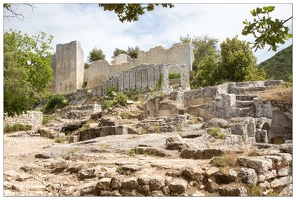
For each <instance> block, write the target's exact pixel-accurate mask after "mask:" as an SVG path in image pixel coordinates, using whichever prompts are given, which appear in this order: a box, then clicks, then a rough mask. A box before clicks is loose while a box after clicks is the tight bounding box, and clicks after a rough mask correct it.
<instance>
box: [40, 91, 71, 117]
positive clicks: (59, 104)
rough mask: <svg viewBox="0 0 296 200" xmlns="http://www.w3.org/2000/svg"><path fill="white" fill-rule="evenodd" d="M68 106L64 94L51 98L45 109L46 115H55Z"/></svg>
mask: <svg viewBox="0 0 296 200" xmlns="http://www.w3.org/2000/svg"><path fill="white" fill-rule="evenodd" d="M67 105H68V100H67V98H66V97H65V96H63V95H62V94H55V95H53V96H51V97H50V98H49V100H48V102H47V105H46V107H45V113H53V112H54V111H55V110H56V109H61V108H64V107H65V106H67Z"/></svg>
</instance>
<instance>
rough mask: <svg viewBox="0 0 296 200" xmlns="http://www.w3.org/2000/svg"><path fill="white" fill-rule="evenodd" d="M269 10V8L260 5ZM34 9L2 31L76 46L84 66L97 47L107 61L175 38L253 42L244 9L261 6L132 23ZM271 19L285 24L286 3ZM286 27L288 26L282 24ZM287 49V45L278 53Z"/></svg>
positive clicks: (79, 10)
mask: <svg viewBox="0 0 296 200" xmlns="http://www.w3.org/2000/svg"><path fill="white" fill-rule="evenodd" d="M265 5H270V4H265ZM35 6H36V9H34V10H33V12H32V10H31V8H29V7H26V6H20V8H19V9H20V10H22V13H23V14H24V15H25V16H27V18H26V19H24V21H19V20H17V19H11V20H10V21H7V20H4V30H8V29H9V28H13V29H16V30H20V31H22V33H28V34H29V35H37V34H38V32H39V31H43V32H45V33H46V34H47V35H49V34H51V35H54V41H53V44H52V46H53V47H54V48H55V46H56V44H64V43H69V42H71V41H73V40H78V41H80V42H81V46H82V48H83V49H84V54H85V61H86V58H87V55H88V54H89V52H90V51H91V50H92V49H93V48H94V47H97V48H98V49H102V50H103V52H104V53H105V54H106V55H107V57H106V59H108V60H111V57H112V55H113V51H114V49H115V48H120V49H125V50H126V49H127V48H128V47H132V46H133V47H134V46H136V45H138V46H139V47H140V49H143V50H149V49H150V48H153V47H155V46H159V45H162V46H164V47H166V48H169V47H170V46H171V45H172V44H173V43H175V42H179V38H180V36H186V35H187V34H189V35H190V36H191V37H192V36H197V37H198V36H202V35H207V36H209V37H212V38H215V39H218V40H219V43H220V42H222V41H224V40H225V39H226V38H227V37H229V38H232V37H234V36H235V35H238V36H239V39H241V40H247V41H253V40H254V38H252V37H251V36H248V37H246V36H242V35H241V30H242V29H243V23H242V21H244V20H245V19H248V20H252V16H251V15H250V10H251V9H254V8H256V7H261V6H262V4H225V3H224V4H176V5H175V8H172V9H169V8H162V7H156V9H155V10H154V11H152V12H147V13H146V14H145V15H143V16H140V18H139V21H138V22H132V23H129V22H125V23H121V22H120V21H119V20H118V18H117V16H116V14H114V13H113V12H109V11H103V8H101V7H99V6H98V4H35ZM275 6H276V9H275V11H274V12H273V13H272V17H274V18H280V19H286V18H288V17H290V16H292V4H276V5H275ZM287 25H289V26H291V27H292V22H289V23H287ZM290 44H292V40H290V41H289V42H287V43H286V44H285V45H282V46H281V48H280V49H282V48H285V47H287V46H288V45H290ZM273 55H274V52H268V51H267V50H266V49H265V50H258V51H257V52H256V53H255V56H257V58H258V61H259V62H261V61H264V60H265V59H267V58H269V57H271V56H273Z"/></svg>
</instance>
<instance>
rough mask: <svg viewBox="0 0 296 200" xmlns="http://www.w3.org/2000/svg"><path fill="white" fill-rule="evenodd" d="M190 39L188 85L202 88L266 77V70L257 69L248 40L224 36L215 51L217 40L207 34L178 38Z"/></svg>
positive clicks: (188, 40)
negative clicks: (191, 61)
mask: <svg viewBox="0 0 296 200" xmlns="http://www.w3.org/2000/svg"><path fill="white" fill-rule="evenodd" d="M180 40H181V42H183V43H186V42H191V44H192V46H193V52H194V62H193V67H192V68H193V70H192V71H191V72H190V87H191V88H192V89H193V88H197V87H205V86H210V85H217V84H221V83H224V82H228V81H236V82H239V81H255V80H263V79H265V76H266V74H265V71H264V70H262V69H261V70H258V68H257V66H256V58H255V56H254V55H253V52H252V50H251V48H250V47H249V43H247V42H246V41H241V40H238V39H237V36H235V37H234V38H233V39H229V38H227V39H226V41H224V42H222V43H221V44H220V49H221V51H218V50H217V42H218V40H216V39H213V38H209V37H208V36H203V37H193V38H190V37H189V36H188V35H187V37H185V38H182V37H181V38H180Z"/></svg>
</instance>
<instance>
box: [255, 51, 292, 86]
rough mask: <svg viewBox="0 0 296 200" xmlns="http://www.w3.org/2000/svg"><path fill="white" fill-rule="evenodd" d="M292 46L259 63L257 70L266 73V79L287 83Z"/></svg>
mask: <svg viewBox="0 0 296 200" xmlns="http://www.w3.org/2000/svg"><path fill="white" fill-rule="evenodd" d="M292 57H293V53H292V45H291V46H289V47H287V48H285V49H283V50H281V51H279V52H278V53H276V54H275V55H274V56H273V57H271V58H269V59H267V60H266V61H264V62H262V63H260V64H259V65H258V68H259V69H261V68H263V69H264V70H265V71H266V76H267V78H268V79H275V80H284V81H288V77H289V75H290V74H292Z"/></svg>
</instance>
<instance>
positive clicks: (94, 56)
mask: <svg viewBox="0 0 296 200" xmlns="http://www.w3.org/2000/svg"><path fill="white" fill-rule="evenodd" d="M105 57H106V55H105V54H104V53H103V51H102V50H101V49H97V47H95V48H93V50H92V51H90V52H89V55H88V57H87V60H88V62H93V61H96V60H104V59H105ZM84 67H87V66H86V65H85V64H84ZM88 67H89V66H88Z"/></svg>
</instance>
